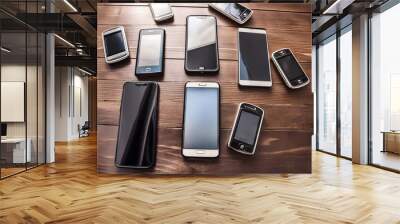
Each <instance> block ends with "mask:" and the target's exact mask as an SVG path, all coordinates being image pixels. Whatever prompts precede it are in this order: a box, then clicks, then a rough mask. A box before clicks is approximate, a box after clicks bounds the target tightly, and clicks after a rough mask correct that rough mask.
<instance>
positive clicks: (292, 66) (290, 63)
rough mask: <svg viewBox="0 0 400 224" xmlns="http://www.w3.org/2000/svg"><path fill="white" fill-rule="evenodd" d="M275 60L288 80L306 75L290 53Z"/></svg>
mask: <svg viewBox="0 0 400 224" xmlns="http://www.w3.org/2000/svg"><path fill="white" fill-rule="evenodd" d="M277 61H278V63H279V65H280V66H281V68H282V70H283V72H284V73H285V75H286V77H287V78H288V79H289V80H295V79H299V78H303V77H305V76H306V75H305V74H304V72H303V70H302V69H301V67H300V65H299V64H298V63H297V61H296V59H295V58H294V57H293V55H292V54H289V55H286V56H283V57H281V58H278V59H277Z"/></svg>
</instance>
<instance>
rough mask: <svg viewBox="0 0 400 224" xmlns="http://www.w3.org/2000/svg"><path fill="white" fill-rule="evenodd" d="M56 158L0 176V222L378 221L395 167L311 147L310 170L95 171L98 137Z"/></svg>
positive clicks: (393, 190) (397, 185)
mask: <svg viewBox="0 0 400 224" xmlns="http://www.w3.org/2000/svg"><path fill="white" fill-rule="evenodd" d="M55 151H56V163H53V164H48V165H43V166H40V167H38V168H35V169H33V170H29V171H27V172H25V173H22V174H19V175H17V176H14V177H10V178H7V179H5V180H1V181H0V223H1V224H10V223H49V224H50V223H143V224H165V223H176V224H181V223H182V224H184V223H185V224H188V223H229V224H240V223H270V224H275V223H276V224H278V223H279V224H293V223H306V224H308V223H326V224H330V223H332V224H337V223H371V224H375V223H384V224H392V223H393V224H398V223H399V220H400V213H399V210H400V200H398V198H400V191H399V189H400V178H399V177H400V175H399V174H396V173H391V172H388V171H385V170H381V169H377V168H375V167H371V166H362V165H357V164H352V163H351V161H348V160H345V159H340V158H337V157H334V156H331V155H327V154H325V153H321V152H316V151H313V152H312V161H313V162H312V174H295V175H292V174H283V175H264V174H262V175H249V174H246V175H240V176H235V177H209V176H207V177H188V176H185V177H176V176H175V177H171V176H157V178H154V177H153V176H150V177H149V176H147V177H143V176H134V177H133V176H130V175H108V174H98V173H97V171H96V138H94V137H89V138H81V139H80V140H79V141H74V142H68V143H58V144H56V149H55Z"/></svg>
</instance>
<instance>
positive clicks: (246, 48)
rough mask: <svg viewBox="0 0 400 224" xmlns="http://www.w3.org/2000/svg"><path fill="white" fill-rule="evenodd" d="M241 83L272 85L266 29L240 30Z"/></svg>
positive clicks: (261, 85) (244, 84)
mask: <svg viewBox="0 0 400 224" xmlns="http://www.w3.org/2000/svg"><path fill="white" fill-rule="evenodd" d="M238 51H239V53H238V57H239V58H238V61H239V63H238V64H239V76H238V79H239V85H241V86H259V87H271V86H272V77H271V68H270V63H269V53H268V40H267V32H266V31H265V30H264V29H252V28H239V30H238Z"/></svg>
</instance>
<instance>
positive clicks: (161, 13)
mask: <svg viewBox="0 0 400 224" xmlns="http://www.w3.org/2000/svg"><path fill="white" fill-rule="evenodd" d="M150 10H151V14H152V15H153V19H154V20H155V21H156V22H161V21H165V20H168V19H171V18H172V17H174V13H173V12H172V9H171V7H170V6H169V4H168V3H150Z"/></svg>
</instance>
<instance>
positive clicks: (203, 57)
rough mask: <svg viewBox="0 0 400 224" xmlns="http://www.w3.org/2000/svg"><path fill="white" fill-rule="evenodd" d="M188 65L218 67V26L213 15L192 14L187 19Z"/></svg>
mask: <svg viewBox="0 0 400 224" xmlns="http://www.w3.org/2000/svg"><path fill="white" fill-rule="evenodd" d="M187 23H188V24H187V46H186V50H187V52H186V54H187V55H186V57H187V58H186V65H187V67H188V68H189V69H192V70H198V69H204V70H211V69H216V68H217V67H218V55H217V49H216V48H217V26H216V21H215V18H214V17H212V16H190V17H188V21H187Z"/></svg>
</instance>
